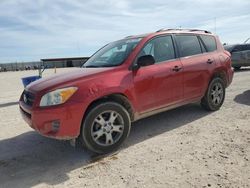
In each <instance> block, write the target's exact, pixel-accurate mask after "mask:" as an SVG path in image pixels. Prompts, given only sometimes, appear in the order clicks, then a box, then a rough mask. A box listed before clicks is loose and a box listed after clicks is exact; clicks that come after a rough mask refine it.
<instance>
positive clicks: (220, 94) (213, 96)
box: [201, 77, 225, 111]
mask: <svg viewBox="0 0 250 188" xmlns="http://www.w3.org/2000/svg"><path fill="white" fill-rule="evenodd" d="M224 99H225V83H224V81H223V80H222V79H221V78H219V77H216V78H214V79H213V80H212V81H211V82H210V84H209V86H208V89H207V91H206V94H205V96H204V97H203V98H202V100H201V106H202V107H204V108H205V109H206V110H209V111H216V110H219V109H220V107H221V106H222V104H223V102H224Z"/></svg>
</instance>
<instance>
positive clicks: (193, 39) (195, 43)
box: [176, 35, 202, 57]
mask: <svg viewBox="0 0 250 188" xmlns="http://www.w3.org/2000/svg"><path fill="white" fill-rule="evenodd" d="M176 39H177V42H178V44H179V50H180V56H181V57H186V56H191V55H196V54H201V53H202V51H201V46H200V43H199V40H198V38H197V36H195V35H176Z"/></svg>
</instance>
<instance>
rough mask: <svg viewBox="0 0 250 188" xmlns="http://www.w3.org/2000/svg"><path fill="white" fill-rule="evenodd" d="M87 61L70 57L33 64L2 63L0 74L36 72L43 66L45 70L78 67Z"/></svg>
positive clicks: (85, 58)
mask: <svg viewBox="0 0 250 188" xmlns="http://www.w3.org/2000/svg"><path fill="white" fill-rule="evenodd" d="M88 59H89V57H71V58H53V59H41V61H35V62H20V63H3V64H0V72H6V71H22V70H36V69H38V68H39V67H41V66H44V67H46V68H54V67H56V68H66V67H80V66H82V65H83V64H84V63H85V62H86V61H87V60H88Z"/></svg>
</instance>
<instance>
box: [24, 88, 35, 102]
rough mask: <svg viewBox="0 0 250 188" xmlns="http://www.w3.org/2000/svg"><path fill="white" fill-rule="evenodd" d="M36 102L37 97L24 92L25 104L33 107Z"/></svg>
mask: <svg viewBox="0 0 250 188" xmlns="http://www.w3.org/2000/svg"><path fill="white" fill-rule="evenodd" d="M34 100H35V95H34V94H32V93H30V92H28V91H26V90H24V92H23V102H24V103H25V104H27V105H28V106H32V105H33V103H34Z"/></svg>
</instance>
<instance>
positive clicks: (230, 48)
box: [224, 45, 235, 52]
mask: <svg viewBox="0 0 250 188" xmlns="http://www.w3.org/2000/svg"><path fill="white" fill-rule="evenodd" d="M234 47H235V45H226V46H224V49H225V50H227V51H228V52H232V50H233V48H234Z"/></svg>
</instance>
